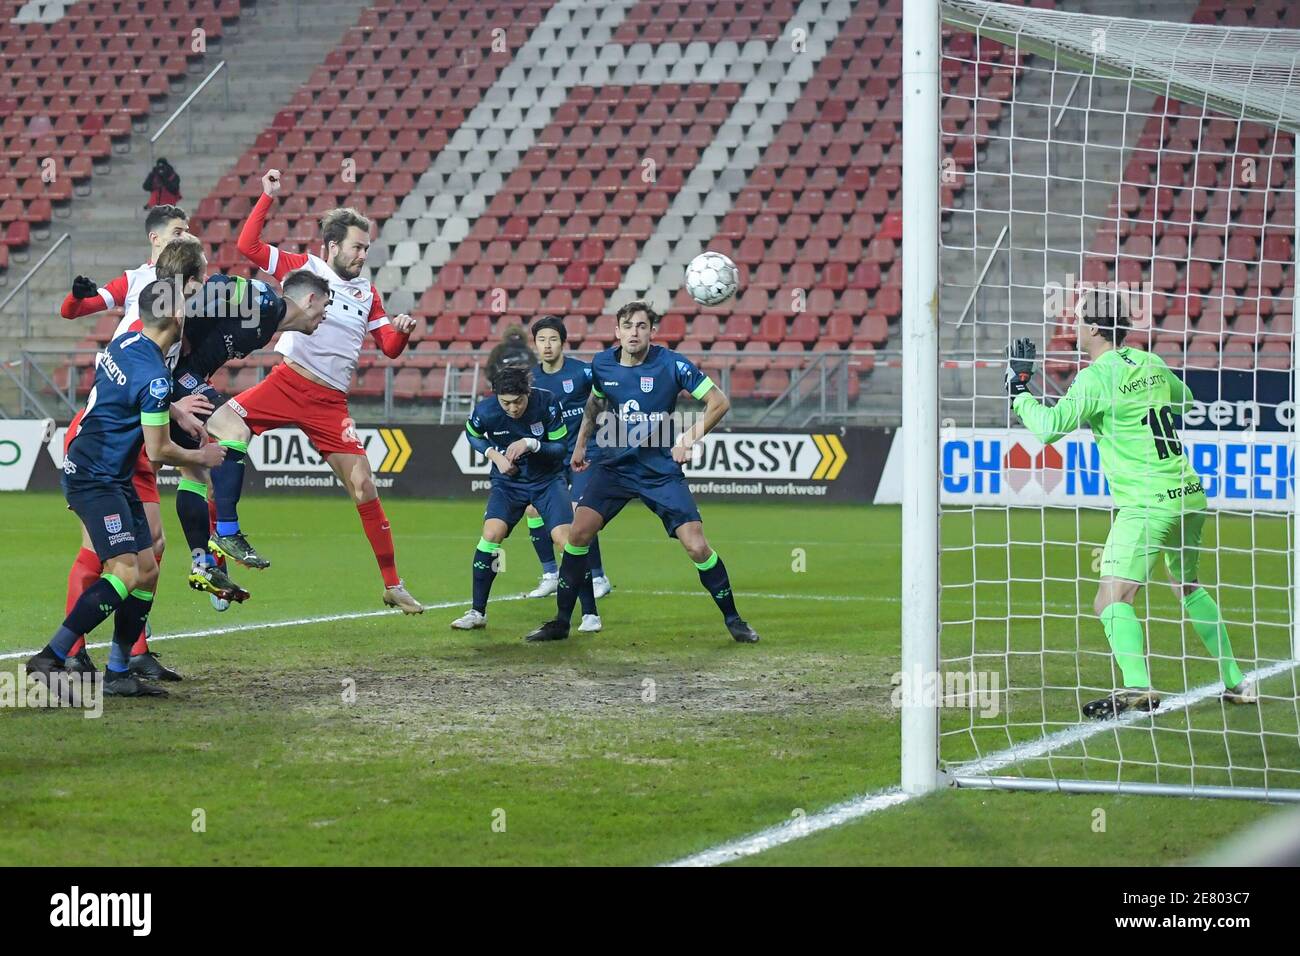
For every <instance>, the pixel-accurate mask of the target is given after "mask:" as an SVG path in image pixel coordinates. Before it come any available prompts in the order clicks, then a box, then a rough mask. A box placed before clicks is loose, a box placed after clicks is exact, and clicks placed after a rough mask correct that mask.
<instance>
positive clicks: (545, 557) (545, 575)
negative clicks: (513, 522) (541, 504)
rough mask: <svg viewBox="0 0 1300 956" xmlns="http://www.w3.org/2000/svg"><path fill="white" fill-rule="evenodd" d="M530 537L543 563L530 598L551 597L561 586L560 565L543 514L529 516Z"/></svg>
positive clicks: (538, 558)
mask: <svg viewBox="0 0 1300 956" xmlns="http://www.w3.org/2000/svg"><path fill="white" fill-rule="evenodd" d="M528 538H529V540H530V541H532V543H533V550H534V551H536V552H537V560H538V561H539V562H541V565H542V578H541V580H540V581H538V582H537V587H535V588H533V590H531V591H529V592H528V596H529V597H530V598H544V597H550V596H551V595H552V594H554V593H555V590H556V588H558V587H559V586H560V567H559V565H558V564H556V563H555V546H554V545H553V544H552V543H551V536H550V535H549V534H547V533H546V519H545V518H543V517H542V516H541V515H531V514H530V515H529V516H528Z"/></svg>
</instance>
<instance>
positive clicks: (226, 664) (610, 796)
mask: <svg viewBox="0 0 1300 956" xmlns="http://www.w3.org/2000/svg"><path fill="white" fill-rule="evenodd" d="M163 504H164V515H165V517H166V521H167V535H168V539H169V549H170V551H169V556H168V558H167V559H166V560H165V561H164V564H163V571H162V581H161V583H160V586H159V588H158V601H157V604H156V606H155V611H154V615H153V619H152V621H153V628H154V632H155V634H156V635H159V636H164V635H192V636H187V637H178V638H177V639H175V640H158V641H156V643H155V649H156V650H158V651H159V652H161V653H162V654H163V655H164V662H165V663H168V664H170V665H172V666H174V667H176V668H178V669H179V670H181V671H182V672H183V673H184V674H185V675H186V678H187V679H186V681H185V682H184V683H182V684H179V685H170V689H171V690H172V697H171V698H170V699H168V700H165V701H157V700H143V701H114V700H108V701H107V702H106V706H105V713H104V716H103V717H102V718H101V719H98V720H86V719H84V718H83V717H82V715H81V714H80V713H77V712H71V711H36V710H14V709H3V710H0V859H3V860H4V861H5V862H7V863H12V864H66V865H79V864H114V863H130V864H137V863H151V862H152V863H164V864H177V863H181V864H360V863H387V864H494V863H495V864H504V863H512V864H579V863H581V864H654V863H662V862H667V861H670V860H674V859H677V858H679V857H682V856H685V855H687V854H690V853H693V852H696V851H700V850H703V849H706V848H708V847H710V846H713V845H715V844H717V843H720V842H723V841H726V840H729V839H732V838H735V837H739V836H743V835H745V834H747V833H749V832H752V831H754V830H756V829H760V828H763V827H766V826H770V825H771V824H773V823H779V822H780V821H782V820H786V819H789V818H790V817H791V815H792V814H794V813H796V812H797V811H800V810H802V811H804V812H806V813H808V814H812V813H815V812H816V811H817V810H819V809H821V808H823V807H825V806H828V805H831V804H834V803H836V802H839V801H841V800H843V799H845V798H847V797H851V796H854V795H856V794H859V793H863V792H866V791H872V790H877V789H880V788H884V787H888V786H892V785H894V784H895V783H896V782H897V779H898V735H899V727H898V717H897V713H896V711H895V710H894V709H893V707H892V706H891V703H890V697H891V678H892V676H893V674H894V673H895V672H896V671H897V670H898V666H899V665H898V651H899V600H898V587H899V584H898V582H899V558H900V548H899V535H900V529H899V513H898V510H897V509H896V508H864V507H839V506H827V505H824V504H822V505H816V506H811V507H800V506H797V505H782V506H764V505H747V504H745V505H742V504H717V503H705V505H704V508H703V510H704V515H705V521H706V524H705V528H706V531H707V532H708V534H709V536H710V540H711V542H712V543H713V544H714V546H715V547H716V548H717V550H718V552H719V553H720V554H721V555H722V557H723V558H724V560H725V561H726V562H727V565H728V568H729V570H730V572H731V578H732V583H733V585H734V587H735V589H736V592H737V595H738V601H739V605H740V609H741V612H742V613H743V614H744V615H745V616H746V617H747V618H748V619H749V620H750V622H751V623H753V624H754V626H755V627H756V628H757V629H758V631H759V632H760V633H761V634H762V637H763V640H762V642H761V643H760V644H758V645H753V646H742V645H737V644H735V643H734V642H732V641H731V640H730V638H729V637H728V635H727V633H726V631H725V629H724V628H723V627H722V626H721V620H720V617H719V616H718V613H717V611H716V609H715V608H714V606H713V603H712V602H711V601H710V600H709V598H708V597H707V595H706V594H705V593H704V592H703V591H702V589H701V588H700V586H699V581H698V577H697V576H696V573H695V570H694V568H693V567H692V566H691V564H690V562H689V560H688V559H687V558H686V557H685V555H684V554H683V553H682V551H681V549H680V546H678V545H677V544H676V543H675V542H672V541H669V540H667V539H666V538H665V537H664V535H663V531H662V528H661V526H660V525H659V523H658V521H657V520H656V519H655V518H654V517H653V516H652V515H650V514H648V513H647V512H645V511H644V510H643V509H639V508H637V507H629V508H628V509H627V510H626V511H625V512H624V514H623V515H621V516H620V517H619V519H618V520H617V521H616V522H615V524H614V525H613V527H612V528H611V529H610V530H609V531H608V532H607V533H606V534H605V535H602V539H601V546H602V550H603V552H604V557H605V566H606V569H607V571H608V573H609V574H610V576H611V578H612V580H613V581H614V583H615V585H616V590H615V592H614V594H613V595H611V596H610V597H609V598H607V599H606V600H605V601H603V602H602V606H601V612H602V616H603V617H604V620H605V631H604V632H603V633H602V634H599V635H595V636H585V635H577V634H576V631H575V634H574V636H573V637H572V638H570V640H568V641H566V642H561V643H557V644H550V645H541V646H531V645H525V644H523V643H522V642H521V641H520V637H521V636H522V634H523V633H524V632H525V631H527V630H529V629H530V628H531V627H532V626H534V625H535V624H537V623H538V622H540V621H541V620H543V619H544V618H545V617H547V616H549V615H550V612H551V610H552V608H553V605H552V603H551V602H550V601H549V600H546V601H537V600H526V599H521V598H519V597H518V595H519V594H521V593H522V592H524V591H526V590H527V589H529V588H530V587H532V586H533V584H534V583H535V580H536V575H537V571H538V568H537V563H536V558H535V556H534V554H533V551H532V547H531V545H530V544H529V543H528V540H527V537H526V529H522V528H521V529H518V530H517V531H516V533H515V535H514V536H513V537H512V538H511V539H510V540H509V541H508V542H507V544H506V547H505V551H506V568H505V572H504V573H503V574H502V575H501V576H500V577H499V578H498V579H497V583H496V587H495V589H494V596H495V598H496V599H495V600H494V601H493V603H492V604H491V605H489V612H488V620H489V628H488V630H486V631H484V632H473V633H469V634H465V633H461V632H453V631H451V630H450V629H449V628H448V627H447V625H448V622H449V621H450V620H451V619H452V618H454V617H456V616H457V615H458V614H460V613H461V612H462V611H463V610H464V608H465V607H466V606H467V604H466V599H467V598H468V594H469V586H470V580H469V577H470V575H469V564H470V558H471V555H472V552H473V548H474V542H475V541H476V540H477V538H478V534H479V531H480V526H481V516H482V503H481V502H478V501H443V502H408V501H401V500H391V501H387V502H385V508H386V510H387V512H388V515H389V517H390V519H391V521H392V524H393V528H394V534H395V537H396V541H397V547H398V561H399V566H400V567H401V569H402V573H403V575H404V576H405V578H406V580H407V583H408V585H409V586H410V588H411V590H412V592H413V593H414V594H415V595H416V596H417V597H418V598H420V599H421V600H423V601H424V602H426V603H427V604H444V605H446V606H444V607H435V608H432V609H430V610H429V611H428V612H426V613H425V614H424V615H423V616H422V617H415V618H404V617H402V616H401V615H398V614H386V613H381V611H382V609H381V606H380V600H379V599H380V590H381V585H380V582H379V577H378V572H377V570H376V569H375V566H374V562H373V558H372V557H371V555H370V553H369V549H368V548H367V546H366V543H365V540H364V537H363V535H362V532H361V527H360V523H359V521H358V520H357V517H356V513H355V509H353V508H352V507H351V506H350V505H349V504H348V502H347V501H346V500H345V499H344V498H343V497H342V496H341V495H340V496H320V497H301V498H293V499H288V498H275V499H269V498H264V497H263V498H258V497H257V496H249V499H248V500H247V502H246V504H245V506H244V508H243V509H242V510H243V511H244V514H245V526H246V528H247V529H249V531H250V537H252V540H253V541H254V542H255V543H256V544H257V546H258V548H259V550H261V551H262V552H263V553H264V554H265V555H267V556H268V557H270V558H271V560H272V562H273V566H272V567H271V568H270V569H269V570H267V571H265V572H262V573H256V572H250V571H245V570H242V569H241V573H240V575H239V576H238V577H237V579H238V580H240V582H241V583H243V584H245V585H246V586H247V587H249V588H250V589H251V590H252V591H253V593H254V597H253V600H252V601H250V602H249V603H248V604H246V605H244V606H242V607H240V606H237V607H235V608H232V609H231V610H230V611H228V612H226V613H225V614H220V615H219V614H216V613H214V612H213V611H212V609H211V608H210V606H209V605H208V602H207V599H206V598H205V597H202V596H200V595H197V594H194V593H193V592H191V591H189V589H188V588H187V587H186V586H185V584H184V571H185V567H184V564H185V560H184V557H183V552H184V544H183V539H182V538H181V535H180V531H179V528H178V527H177V525H176V521H175V516H174V514H173V513H171V508H172V503H171V501H170V498H169V497H168V498H165V499H164V503H163ZM1072 520H1073V518H1072V517H1071V521H1072ZM0 527H2V528H3V529H4V532H5V533H4V540H5V542H6V544H8V545H9V546H8V547H7V548H6V549H5V552H4V555H3V556H2V557H0V581H3V585H2V586H0V621H2V622H3V624H4V629H3V632H2V634H3V636H0V653H10V654H12V653H15V652H19V651H26V650H35V649H36V648H38V647H39V646H40V645H41V644H43V643H44V641H45V640H46V639H47V637H48V635H49V633H50V632H52V630H53V629H54V627H55V626H56V625H57V624H58V622H59V621H60V620H61V619H62V609H63V599H64V589H65V582H66V575H67V570H68V566H69V564H70V563H71V560H72V557H73V555H74V554H75V552H76V548H77V540H78V537H77V530H76V523H75V520H74V519H73V518H72V516H71V515H69V514H68V512H67V511H66V510H65V508H64V506H63V502H62V500H61V499H60V498H58V497H57V496H55V495H42V494H23V495H13V494H10V495H5V496H3V497H0ZM949 527H951V524H950V523H946V525H945V534H949V533H954V532H950V531H949V530H948V528H949ZM796 549H801V550H798V551H797V550H796ZM1076 550H1077V551H1078V553H1079V554H1080V555H1083V556H1088V555H1089V552H1088V551H1087V549H1086V547H1085V546H1079V547H1077V548H1076ZM1089 559H1090V558H1089ZM1026 560H1027V559H1026ZM1080 560H1082V558H1081V559H1080ZM1081 593H1082V592H1081ZM507 598H511V599H509V600H507ZM1056 599H1057V598H1056V597H1055V596H1054V597H1053V600H1056ZM980 600H981V601H983V600H984V598H983V597H981V598H980ZM1089 601H1090V595H1088V596H1086V598H1085V600H1084V602H1083V607H1084V609H1085V611H1086V609H1087V607H1088V602H1089ZM990 613H991V612H990ZM349 615H353V616H349ZM355 615H368V616H355ZM325 617H337V618H339V619H337V620H332V621H322V620H315V621H312V622H310V623H298V624H288V625H285V624H284V622H292V621H304V619H316V618H325ZM1053 621H1055V619H1054V618H1052V619H1050V620H1049V624H1045V625H1043V626H1042V627H1041V628H1040V626H1039V625H1038V624H1037V623H1035V624H1034V625H1033V627H1034V630H1033V635H1034V639H1035V640H1038V638H1039V637H1040V635H1044V634H1045V635H1048V638H1047V640H1048V641H1049V643H1052V642H1055V641H1056V640H1057V638H1058V637H1059V639H1060V640H1061V641H1063V642H1067V643H1068V642H1073V641H1075V640H1076V628H1075V626H1074V624H1073V623H1072V622H1070V623H1069V626H1068V628H1067V627H1066V626H1065V624H1064V623H1061V622H1056V623H1051V622H1053ZM1062 621H1064V616H1063V617H1062ZM273 624H274V625H280V626H274V627H272V626H269V625H273ZM257 625H264V626H257ZM987 626H988V627H993V626H994V625H992V624H988V625H987ZM223 628H235V629H237V630H232V631H227V632H225V633H211V632H212V631H214V630H217V629H223ZM1077 634H1078V635H1081V636H1080V637H1079V639H1080V640H1085V641H1086V642H1087V646H1086V649H1087V650H1088V651H1090V652H1094V653H1096V654H1097V662H1094V663H1093V664H1090V665H1089V666H1093V667H1100V666H1101V665H1100V663H1099V662H1100V661H1101V660H1102V658H1103V657H1104V655H1103V654H1102V653H1101V652H1103V651H1104V650H1105V645H1104V638H1103V637H1102V635H1101V632H1100V628H1099V627H1092V626H1091V625H1090V624H1089V623H1088V622H1087V621H1085V622H1084V623H1083V624H1081V625H1079V627H1078V629H1077ZM108 637H109V630H108V626H107V625H105V626H104V627H103V628H101V630H100V632H98V633H96V634H95V635H93V636H92V641H104V640H107V639H108ZM981 639H983V638H981ZM1192 640H1195V638H1192ZM1052 646H1053V647H1054V646H1055V643H1052ZM93 653H94V655H95V657H96V660H97V661H98V662H99V663H100V664H101V666H102V663H103V660H104V657H105V654H106V651H104V650H97V651H94V652H93ZM945 656H950V650H949V648H948V647H947V646H945ZM20 667H21V661H20V660H15V659H8V660H3V661H0V669H3V670H9V671H11V672H12V671H16V670H18V669H19V668H20ZM1205 667H1208V668H1209V669H1208V670H1206V671H1205V673H1204V674H1200V672H1199V671H1198V672H1197V675H1196V676H1199V677H1201V678H1203V679H1204V680H1209V679H1211V678H1212V676H1213V667H1212V665H1205ZM1018 679H1023V677H1021V678H1018ZM1193 682H1195V681H1193ZM1013 703H1014V702H1013ZM1046 706H1047V708H1048V709H1047V711H1045V712H1044V713H1045V714H1047V717H1045V718H1043V719H1050V720H1053V721H1061V722H1066V721H1069V720H1073V719H1076V718H1075V717H1071V716H1069V715H1068V714H1067V711H1068V707H1067V706H1066V705H1065V702H1064V700H1063V699H1062V700H1053V701H1051V702H1050V703H1049V704H1047V705H1046ZM1012 713H1013V714H1015V715H1021V714H1022V713H1024V712H1023V711H1022V710H1012ZM1076 715H1077V712H1076ZM1041 716H1042V715H1040V717H1041ZM968 717H969V715H968V714H967V713H966V712H964V711H963V712H962V713H961V714H956V715H954V714H945V727H951V726H952V723H951V722H953V721H956V722H958V723H960V721H962V720H966V719H968ZM1016 720H1017V718H1010V719H1009V718H1008V717H1006V716H1003V717H1002V718H1001V724H1002V727H1003V729H1002V731H1001V732H1002V734H1003V736H1004V737H1005V736H1006V735H1007V731H1006V729H1005V728H1006V726H1008V725H1014V724H1015V723H1016ZM1024 723H1025V724H1026V726H1024V727H1017V728H1016V730H1015V732H1014V733H1013V734H1012V736H1027V735H1032V734H1033V733H1034V732H1035V730H1034V728H1033V727H1032V726H1028V725H1029V724H1032V723H1033V722H1032V721H1028V720H1026V721H1025V722H1024ZM1279 726H1280V725H1279ZM959 756H960V755H959ZM1103 756H1104V755H1103ZM1102 765H1103V766H1109V764H1107V763H1106V762H1105V760H1104V759H1103V760H1102ZM1292 766H1300V760H1298V761H1297V762H1296V763H1293V764H1292ZM1098 806H1103V807H1106V808H1109V810H1108V812H1109V814H1110V819H1111V820H1112V821H1114V822H1113V823H1112V825H1111V826H1110V827H1109V830H1108V832H1109V833H1111V834H1112V835H1111V836H1110V837H1107V836H1106V835H1105V833H1094V832H1093V830H1092V828H1091V826H1090V825H1091V823H1092V821H1093V820H1094V819H1095V816H1094V813H1093V811H1094V809H1095V808H1096V807H1098ZM1268 812H1270V809H1269V808H1268V807H1266V806H1263V805H1259V804H1253V803H1251V804H1237V803H1231V804H1230V803H1227V802H1224V801H1204V800H1197V801H1191V800H1171V799H1167V798H1148V799H1138V798H1097V797H1090V796H1081V797H1064V796H1055V795H1028V794H988V793H966V792H963V793H954V794H943V795H939V796H938V797H936V798H933V799H927V800H924V801H917V802H913V803H911V804H909V805H907V806H905V807H900V808H895V809H891V810H886V811H883V812H881V813H879V814H877V815H875V816H873V817H871V818H869V819H867V820H864V821H861V822H859V823H857V824H854V825H850V826H847V827H843V828H841V829H838V830H833V831H830V832H827V833H823V834H819V835H816V836H813V837H810V838H808V839H806V840H801V841H798V842H796V843H794V844H791V845H789V846H787V847H783V848H780V849H778V850H775V851H773V852H771V853H769V854H764V855H763V856H760V857H757V858H755V859H754V860H753V862H758V863H781V862H789V863H796V862H797V863H882V864H910V863H916V864H942V863H1040V864H1043V863H1045V864H1052V863H1086V864H1106V863H1113V862H1114V861H1115V854H1116V847H1121V846H1122V848H1123V854H1124V860H1125V862H1127V863H1163V862H1176V861H1179V860H1183V859H1186V858H1188V857H1189V856H1194V855H1196V854H1198V853H1200V852H1202V851H1203V850H1205V849H1207V848H1208V847H1210V846H1211V845H1213V844H1214V843H1216V842H1217V841H1218V840H1220V839H1221V838H1222V837H1223V836H1224V835H1226V834H1227V833H1229V832H1231V831H1232V830H1233V829H1235V828H1237V827H1239V826H1240V825H1242V824H1244V823H1246V822H1248V821H1250V820H1253V819H1256V818H1258V817H1259V816H1261V815H1263V814H1266V813H1268ZM1153 821H1158V824H1157V823H1154V822H1153ZM69 825H72V826H73V827H74V832H75V833H76V834H77V838H76V839H75V840H70V839H68V838H67V837H68V833H69V830H68V829H67V827H68V826H69ZM1081 834H1087V835H1088V836H1089V837H1091V839H1087V838H1082V837H1081Z"/></svg>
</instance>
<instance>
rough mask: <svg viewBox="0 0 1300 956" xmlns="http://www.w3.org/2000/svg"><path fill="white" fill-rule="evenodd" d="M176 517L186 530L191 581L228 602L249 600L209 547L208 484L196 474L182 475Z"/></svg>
mask: <svg viewBox="0 0 1300 956" xmlns="http://www.w3.org/2000/svg"><path fill="white" fill-rule="evenodd" d="M176 517H177V518H178V519H180V523H181V530H182V531H183V532H184V533H185V544H186V546H187V547H188V548H189V549H190V574H189V578H188V580H189V585H190V587H192V588H193V589H194V590H196V591H204V592H206V593H207V594H210V595H212V596H213V597H216V598H218V599H220V600H222V601H224V602H227V603H226V607H229V603H228V602H230V601H247V600H248V598H249V593H248V592H247V591H246V590H244V589H243V588H241V587H240V586H239V585H238V584H236V583H235V582H234V581H232V580H231V579H230V576H229V575H228V574H226V572H225V571H224V570H223V569H221V568H219V567H218V566H217V560H216V558H215V557H214V556H213V555H212V552H211V551H209V550H208V541H209V539H210V538H211V531H212V525H211V516H210V514H209V511H208V486H207V483H206V482H203V481H199V480H197V479H196V478H188V477H187V478H182V479H181V480H180V484H179V486H178V487H177V489H176Z"/></svg>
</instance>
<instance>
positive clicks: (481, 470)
mask: <svg viewBox="0 0 1300 956" xmlns="http://www.w3.org/2000/svg"><path fill="white" fill-rule="evenodd" d="M889 442H890V432H889V430H887V429H881V428H875V429H873V428H842V429H837V430H835V431H818V432H814V431H802V430H800V431H764V430H759V429H744V428H740V429H728V430H723V429H717V430H715V431H713V432H712V433H711V434H709V435H707V436H705V438H704V440H703V441H701V442H700V443H699V444H698V445H696V447H695V451H694V455H693V456H692V458H691V460H690V462H688V463H687V464H685V465H684V466H683V469H682V470H683V471H684V472H685V473H686V479H687V482H688V484H689V485H690V488H691V493H692V494H694V495H696V496H697V497H700V498H748V499H756V498H762V499H769V500H781V499H787V498H800V499H804V498H813V499H820V500H826V501H856V502H864V503H865V502H869V501H871V499H872V497H873V496H874V494H875V490H876V483H877V482H878V481H879V480H880V470H881V467H882V466H883V465H884V462H885V455H886V452H887V451H888V448H889ZM453 457H454V459H455V463H456V468H457V470H458V471H459V472H460V474H461V475H463V476H464V477H465V478H466V479H468V485H467V486H464V487H463V490H461V491H459V492H450V491H448V492H446V493H448V494H452V493H456V494H465V493H482V492H485V491H486V490H487V488H488V481H489V477H488V476H489V472H490V468H491V466H490V464H489V463H488V461H487V460H486V459H485V458H484V457H483V456H482V455H480V454H478V452H476V451H474V449H473V448H471V447H470V445H469V441H468V439H467V438H466V437H465V435H464V432H463V430H461V433H460V434H459V435H457V437H456V439H455V443H454V446H453Z"/></svg>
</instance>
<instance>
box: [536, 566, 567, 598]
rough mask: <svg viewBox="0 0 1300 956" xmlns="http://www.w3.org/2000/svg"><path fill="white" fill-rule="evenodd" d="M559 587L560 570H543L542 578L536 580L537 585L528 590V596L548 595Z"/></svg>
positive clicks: (540, 596) (541, 596)
mask: <svg viewBox="0 0 1300 956" xmlns="http://www.w3.org/2000/svg"><path fill="white" fill-rule="evenodd" d="M559 589H560V572H558V571H554V572H545V573H543V574H542V579H541V580H540V581H538V582H537V587H535V588H533V590H531V591H529V592H528V596H529V597H530V598H544V597H550V596H551V595H552V594H554V593H555V592H556V591H558V590H559Z"/></svg>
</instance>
